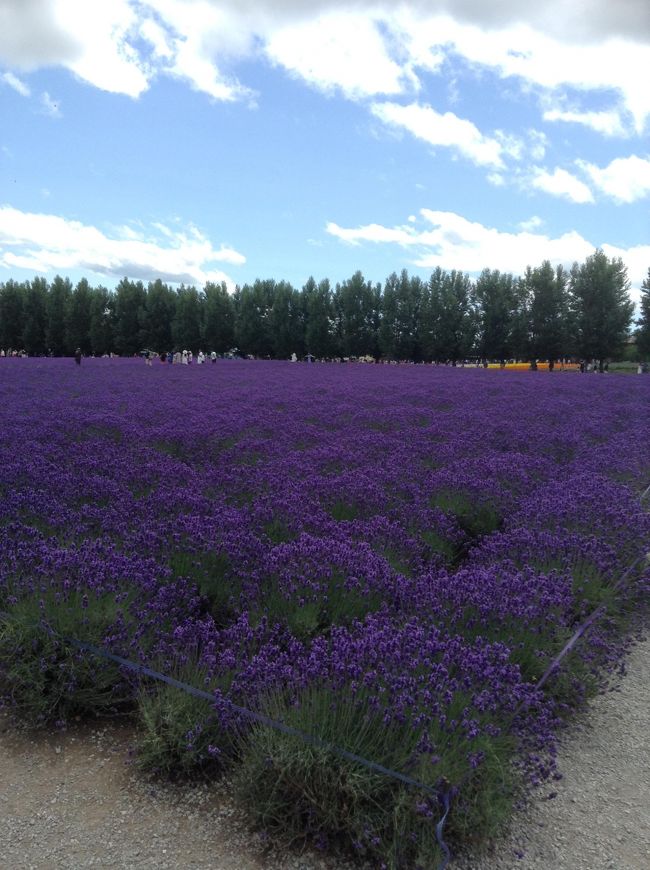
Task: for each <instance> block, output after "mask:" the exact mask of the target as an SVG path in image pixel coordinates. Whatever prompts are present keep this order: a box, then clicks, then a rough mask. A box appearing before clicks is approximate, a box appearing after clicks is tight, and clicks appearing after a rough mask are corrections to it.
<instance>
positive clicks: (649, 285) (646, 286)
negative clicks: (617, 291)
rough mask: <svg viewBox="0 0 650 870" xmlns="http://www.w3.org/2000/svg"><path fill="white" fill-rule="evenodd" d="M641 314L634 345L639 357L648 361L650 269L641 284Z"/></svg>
mask: <svg viewBox="0 0 650 870" xmlns="http://www.w3.org/2000/svg"><path fill="white" fill-rule="evenodd" d="M639 310H640V312H641V316H640V317H639V319H638V320H637V322H636V324H637V327H638V329H637V331H636V347H637V351H638V354H639V358H640V359H643V360H646V361H650V269H648V275H647V277H646V278H645V280H644V282H643V284H642V285H641V301H640V303H639Z"/></svg>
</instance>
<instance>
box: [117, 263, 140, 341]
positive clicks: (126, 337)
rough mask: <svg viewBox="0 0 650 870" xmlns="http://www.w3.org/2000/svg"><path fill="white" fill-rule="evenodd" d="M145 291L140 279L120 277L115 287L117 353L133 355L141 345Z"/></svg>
mask: <svg viewBox="0 0 650 870" xmlns="http://www.w3.org/2000/svg"><path fill="white" fill-rule="evenodd" d="M145 301H146V291H145V289H144V287H143V285H142V281H129V280H128V278H122V280H121V281H120V283H119V284H118V285H117V287H116V289H115V320H114V324H115V325H114V335H115V346H116V348H117V350H118V352H119V353H121V354H124V355H125V356H133V354H134V353H139V352H140V351H141V350H142V347H143V335H142V330H141V324H142V317H143V314H144V309H145Z"/></svg>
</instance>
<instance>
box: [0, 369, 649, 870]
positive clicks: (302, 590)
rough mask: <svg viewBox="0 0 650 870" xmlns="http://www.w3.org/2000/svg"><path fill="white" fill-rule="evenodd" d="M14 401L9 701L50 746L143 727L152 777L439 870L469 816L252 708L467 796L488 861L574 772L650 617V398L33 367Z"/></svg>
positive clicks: (3, 662)
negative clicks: (80, 723) (196, 781)
mask: <svg viewBox="0 0 650 870" xmlns="http://www.w3.org/2000/svg"><path fill="white" fill-rule="evenodd" d="M0 407H2V408H4V409H5V411H4V415H3V432H2V439H0V572H1V573H0V611H3V615H2V617H0V691H1V692H2V694H3V696H4V700H5V703H7V704H9V705H11V706H12V708H13V709H14V710H15V712H16V713H17V714H19V715H22V716H23V717H25V718H27V719H29V720H30V721H32V722H37V723H50V722H62V721H65V720H66V719H67V718H69V717H71V716H75V715H82V714H97V713H105V712H112V711H120V710H121V711H123V712H128V713H135V714H136V715H137V716H138V719H139V722H140V724H141V729H140V733H141V739H140V745H139V757H140V759H141V761H142V763H143V764H144V765H146V766H148V767H150V768H153V769H155V770H158V771H161V772H166V773H170V774H177V773H179V772H182V773H191V774H196V773H198V772H201V773H205V774H206V775H210V776H212V775H215V774H217V773H218V772H219V771H220V770H222V769H224V768H230V769H231V770H233V771H234V776H235V780H236V782H237V784H238V790H239V793H240V795H241V797H242V799H243V800H244V801H245V803H246V804H247V806H248V807H249V808H250V809H251V811H252V812H253V813H254V814H255V816H256V817H257V819H258V820H259V821H260V823H261V824H262V825H263V826H264V827H265V828H266V829H268V830H270V831H275V832H276V833H279V834H280V835H284V836H288V837H302V836H305V835H307V836H310V837H313V838H316V840H317V841H318V842H320V843H325V842H332V843H335V844H338V843H342V844H343V845H344V846H346V847H347V848H349V847H352V848H354V849H356V850H357V851H358V852H359V853H360V854H362V855H365V856H366V857H369V858H370V859H372V860H375V861H377V862H378V863H384V864H385V865H386V866H391V867H407V866H421V867H429V866H432V864H433V863H434V862H435V860H436V857H437V845H436V842H435V837H434V830H433V828H434V826H433V824H432V823H431V819H432V818H437V816H438V813H439V808H438V807H437V806H435V802H434V803H432V802H431V801H430V800H429V799H427V797H426V795H423V794H418V793H417V792H414V791H412V790H410V789H409V788H408V787H405V786H403V785H401V784H399V783H397V782H396V781H394V780H390V779H387V778H385V777H383V776H381V775H378V774H376V773H373V772H371V771H368V770H365V769H363V768H359V767H358V766H357V765H355V764H353V763H351V762H348V761H345V760H343V759H341V758H339V757H337V756H332V754H331V753H329V752H326V751H324V750H322V749H317V748H315V747H313V746H310V745H308V744H304V743H301V742H300V741H299V740H297V739H296V738H294V737H290V736H287V735H286V734H282V733H279V732H277V731H273V730H272V729H268V728H265V727H262V726H253V725H251V723H250V722H248V721H246V720H245V719H242V717H241V716H237V715H235V713H234V712H233V709H232V707H230V706H229V704H228V702H229V701H230V702H234V703H236V704H238V705H243V706H246V707H248V708H251V709H253V710H257V711H262V712H265V713H267V714H270V715H272V716H274V717H277V718H278V719H281V720H282V721H284V722H286V723H288V724H291V725H293V726H294V727H297V728H300V729H302V730H305V731H307V732H309V733H310V734H313V735H315V736H318V737H320V738H322V739H323V740H326V741H331V742H333V743H336V744H338V745H340V746H343V747H345V748H346V749H348V750H351V751H353V752H356V753H358V754H360V755H363V756H365V757H368V758H371V759H373V760H375V761H377V762H379V763H381V764H383V765H386V766H388V767H391V768H394V769H398V770H402V771H404V772H408V773H409V774H410V775H411V776H413V777H415V778H416V779H418V780H420V781H422V782H424V783H426V784H428V785H430V786H432V787H434V788H438V787H440V786H441V784H443V783H451V784H452V785H454V784H458V783H460V782H461V781H463V783H464V785H463V787H462V788H461V789H460V791H459V792H458V793H457V794H455V796H454V805H453V809H452V813H451V816H450V822H449V829H450V836H451V838H452V840H453V841H455V842H459V841H462V840H463V839H467V838H468V837H470V836H471V837H476V836H481V835H485V834H489V833H491V832H492V831H493V830H494V829H495V826H497V825H498V824H499V823H500V821H501V819H502V818H503V817H504V815H506V814H507V812H508V810H509V807H510V804H511V802H512V799H513V796H514V795H515V794H516V790H517V788H518V787H519V785H520V783H521V781H522V779H523V780H526V781H532V782H537V781H539V780H540V779H544V778H547V777H549V776H559V775H560V774H559V773H558V771H557V770H556V768H555V765H554V753H555V738H556V734H557V730H558V727H559V726H560V723H561V722H562V720H563V719H564V718H565V717H566V714H567V712H569V711H570V710H571V709H573V708H575V706H576V705H577V704H579V703H580V701H581V700H582V699H583V698H584V697H585V696H586V695H587V694H588V693H589V692H590V691H593V690H594V688H595V687H596V686H597V685H598V681H599V680H600V679H601V678H602V675H603V674H604V673H606V672H607V671H608V670H609V669H611V668H612V667H614V666H615V665H616V663H617V662H618V661H619V658H620V653H621V649H622V646H623V644H624V642H625V641H624V633H623V631H622V629H623V628H624V624H625V620H626V616H627V613H628V612H629V610H630V607H631V606H633V607H635V608H636V607H638V605H639V604H640V603H642V602H643V601H644V600H645V595H646V593H647V589H648V581H649V580H650V577H649V575H648V570H647V566H645V565H644V563H643V562H639V563H638V565H637V567H636V568H635V570H634V572H633V573H632V575H631V580H632V582H631V584H630V586H629V588H628V590H627V591H626V592H625V593H621V594H618V595H615V594H614V593H613V591H612V587H613V584H614V583H615V582H616V580H617V578H619V577H620V576H621V574H622V573H623V571H624V570H625V569H626V568H627V566H628V565H630V564H631V563H633V562H635V560H637V559H640V558H642V557H643V555H644V553H645V552H646V551H647V550H648V546H649V542H650V518H649V515H648V514H647V513H646V512H644V510H643V508H642V506H641V504H640V502H639V495H640V492H641V490H642V489H643V488H644V487H645V486H647V484H648V482H650V445H649V440H648V421H649V419H650V390H649V388H648V384H646V382H645V379H643V378H639V379H618V378H615V377H610V378H607V377H601V378H593V379H592V378H582V377H579V376H577V375H570V374H555V375H548V374H532V373H523V374H515V373H506V372H495V371H483V370H451V369H446V368H443V369H438V368H431V367H404V368H402V367H399V368H392V367H391V368H386V367H372V366H369V367H363V366H348V367H345V366H329V365H312V366H291V365H290V364H285V363H250V362H231V363H227V362H223V363H222V362H220V363H218V364H217V365H216V366H204V367H203V368H198V369H197V368H189V369H188V368H187V367H182V366H178V367H163V366H159V367H154V368H147V367H144V366H142V365H141V364H140V363H138V362H134V361H130V360H124V361H122V360H112V361H111V360H88V361H84V364H83V366H82V367H80V368H77V367H74V366H72V365H71V364H70V363H69V362H68V361H65V360H64V361H58V360H46V361H37V360H4V361H2V365H1V367H0ZM603 602H605V603H607V605H608V611H607V612H608V616H607V618H606V619H604V620H601V621H600V622H599V623H598V624H597V625H596V626H595V627H594V628H593V629H592V630H591V631H590V632H589V633H588V635H586V637H585V638H584V639H583V641H582V642H581V644H580V645H579V647H578V648H577V651H576V652H575V653H573V654H572V655H571V656H569V657H568V658H567V659H565V661H564V662H563V665H562V668H561V670H560V672H559V673H558V674H556V675H555V678H554V679H553V680H552V681H549V683H547V684H546V686H545V687H544V689H540V688H538V687H537V681H538V680H539V678H540V676H541V675H542V674H543V672H544V671H545V669H546V667H547V666H548V664H549V662H550V661H551V660H552V658H553V656H554V655H555V654H556V653H557V652H558V651H559V650H560V649H561V648H562V646H563V645H564V644H565V643H566V641H567V639H568V638H569V637H570V636H571V634H572V633H573V631H574V630H575V627H576V626H577V625H578V624H579V623H580V621H581V620H582V619H583V618H584V617H585V615H587V614H588V613H589V612H591V610H593V609H594V607H596V606H598V605H599V604H601V603H603ZM70 637H76V638H79V639H81V640H86V641H91V642H95V643H99V644H101V645H103V646H104V647H105V648H107V649H109V650H111V651H113V652H115V653H117V654H119V655H122V656H126V657H128V658H129V659H132V660H135V661H137V662H141V663H145V664H147V665H149V666H153V667H155V668H157V669H160V670H162V671H164V672H166V673H169V674H171V675H174V676H176V677H179V678H181V679H184V680H186V681H187V682H189V683H191V684H193V685H195V686H197V687H199V688H202V689H207V690H209V691H210V692H213V693H214V696H215V706H214V708H213V709H210V705H209V704H206V703H205V702H203V701H201V700H200V699H197V698H193V697H192V696H189V695H186V694H183V693H182V692H179V691H178V690H177V689H173V688H171V687H169V686H165V685H162V684H159V683H155V684H150V683H148V684H145V683H143V682H139V681H137V680H136V679H135V677H134V676H133V674H130V673H129V672H128V671H123V670H121V669H120V668H119V666H117V665H114V664H112V663H110V662H102V661H100V660H97V659H93V658H92V657H89V656H87V655H86V654H83V653H81V652H79V651H78V650H76V649H75V647H74V646H73V645H71V644H70V643H69V641H68V638H70ZM472 772H473V775H472V776H471V777H468V774H469V773H472Z"/></svg>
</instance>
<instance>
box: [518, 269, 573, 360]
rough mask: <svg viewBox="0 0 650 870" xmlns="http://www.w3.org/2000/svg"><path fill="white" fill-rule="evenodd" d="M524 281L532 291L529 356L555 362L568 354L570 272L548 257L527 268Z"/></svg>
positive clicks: (529, 292)
mask: <svg viewBox="0 0 650 870" xmlns="http://www.w3.org/2000/svg"><path fill="white" fill-rule="evenodd" d="M523 283H524V285H525V288H526V290H527V292H528V294H529V318H528V322H529V339H530V356H531V358H532V359H533V360H535V359H544V360H548V361H549V362H555V361H556V360H558V359H560V358H561V357H564V356H566V355H568V351H569V347H568V340H569V336H568V311H569V299H568V295H567V275H566V272H565V271H564V269H563V268H562V266H558V267H557V269H554V268H553V267H552V266H551V263H550V261H549V260H544V262H543V263H542V265H541V266H538V267H536V268H534V269H531V268H530V266H529V267H528V268H527V269H526V274H525V276H524V278H523Z"/></svg>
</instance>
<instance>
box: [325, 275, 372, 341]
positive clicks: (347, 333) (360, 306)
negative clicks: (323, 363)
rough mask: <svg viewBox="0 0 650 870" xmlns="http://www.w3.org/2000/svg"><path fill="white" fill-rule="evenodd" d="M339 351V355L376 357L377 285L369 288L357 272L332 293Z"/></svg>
mask: <svg viewBox="0 0 650 870" xmlns="http://www.w3.org/2000/svg"><path fill="white" fill-rule="evenodd" d="M334 305H335V309H336V320H337V326H338V338H339V342H340V352H341V353H342V355H343V356H366V355H370V356H377V355H378V353H379V341H378V339H379V336H378V334H377V332H378V324H379V318H380V306H381V285H379V284H378V285H376V286H373V284H372V283H371V282H370V281H366V280H365V278H364V277H363V274H362V273H361V272H360V271H357V272H355V273H354V275H353V276H352V277H351V278H350V279H349V280H347V281H343V283H342V284H337V285H336V291H335V294H334Z"/></svg>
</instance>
